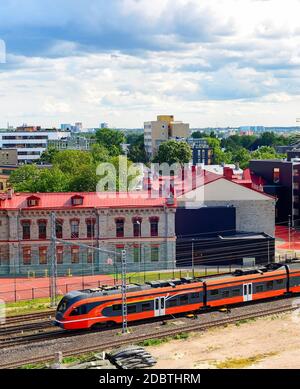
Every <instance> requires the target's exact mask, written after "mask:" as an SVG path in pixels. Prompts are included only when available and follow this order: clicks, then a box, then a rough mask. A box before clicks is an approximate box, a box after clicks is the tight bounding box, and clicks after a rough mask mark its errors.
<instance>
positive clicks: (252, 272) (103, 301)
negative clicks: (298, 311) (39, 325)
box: [55, 261, 300, 330]
mask: <svg viewBox="0 0 300 389" xmlns="http://www.w3.org/2000/svg"><path fill="white" fill-rule="evenodd" d="M299 292H300V262H299V261H291V262H290V263H286V264H277V263H272V264H268V265H266V266H264V267H261V268H258V269H249V270H235V271H234V272H233V273H226V274H219V275H211V276H206V277H202V278H188V277H186V278H181V279H173V280H170V281H155V282H154V281H153V282H147V283H146V284H145V285H139V284H130V285H128V286H127V293H126V296H127V320H128V322H133V321H138V320H145V319H151V318H155V317H160V316H161V317H163V316H167V315H174V314H179V313H185V312H196V311H201V310H205V309H207V308H214V307H216V308H217V307H223V306H231V305H234V304H243V303H247V302H249V301H255V300H263V299H269V298H275V297H279V296H284V295H291V294H294V293H299ZM118 323H122V294H121V289H120V287H119V286H115V287H114V286H106V287H105V286H103V287H101V288H97V289H87V290H82V291H73V292H70V293H68V294H67V295H65V296H64V297H63V299H62V300H61V301H60V303H59V305H58V307H57V312H56V317H55V325H57V326H60V327H61V328H63V329H65V330H78V329H89V328H91V329H96V328H101V327H102V326H107V325H112V324H118Z"/></svg>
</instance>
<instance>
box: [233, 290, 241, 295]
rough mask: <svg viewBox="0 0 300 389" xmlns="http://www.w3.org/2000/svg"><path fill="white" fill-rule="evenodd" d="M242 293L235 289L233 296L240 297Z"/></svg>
mask: <svg viewBox="0 0 300 389" xmlns="http://www.w3.org/2000/svg"><path fill="white" fill-rule="evenodd" d="M240 293H241V291H240V290H239V289H233V291H232V296H239V295H240Z"/></svg>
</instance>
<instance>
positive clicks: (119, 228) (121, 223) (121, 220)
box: [116, 218, 125, 238]
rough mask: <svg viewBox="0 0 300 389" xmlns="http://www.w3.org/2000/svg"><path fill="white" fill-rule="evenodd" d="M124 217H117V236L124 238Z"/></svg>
mask: <svg viewBox="0 0 300 389" xmlns="http://www.w3.org/2000/svg"><path fill="white" fill-rule="evenodd" d="M124 224H125V220H124V218H117V219H116V236H117V238H124Z"/></svg>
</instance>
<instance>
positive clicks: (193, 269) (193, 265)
mask: <svg viewBox="0 0 300 389" xmlns="http://www.w3.org/2000/svg"><path fill="white" fill-rule="evenodd" d="M192 275H193V278H195V264H194V239H192Z"/></svg>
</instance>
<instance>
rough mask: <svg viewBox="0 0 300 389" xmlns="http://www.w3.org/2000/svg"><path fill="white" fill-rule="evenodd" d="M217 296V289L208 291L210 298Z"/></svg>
mask: <svg viewBox="0 0 300 389" xmlns="http://www.w3.org/2000/svg"><path fill="white" fill-rule="evenodd" d="M217 294H219V289H213V290H211V291H210V295H211V296H215V295H217Z"/></svg>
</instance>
